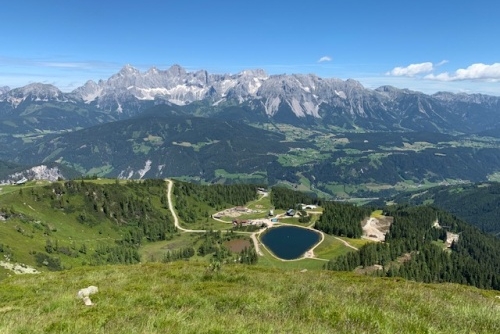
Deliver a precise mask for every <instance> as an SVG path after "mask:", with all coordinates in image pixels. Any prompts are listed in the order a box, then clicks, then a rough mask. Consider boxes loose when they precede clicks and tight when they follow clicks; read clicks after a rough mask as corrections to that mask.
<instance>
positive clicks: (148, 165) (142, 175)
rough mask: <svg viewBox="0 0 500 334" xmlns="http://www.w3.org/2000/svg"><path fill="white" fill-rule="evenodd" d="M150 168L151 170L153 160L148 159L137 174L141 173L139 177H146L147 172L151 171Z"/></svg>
mask: <svg viewBox="0 0 500 334" xmlns="http://www.w3.org/2000/svg"><path fill="white" fill-rule="evenodd" d="M150 170H151V160H147V161H146V165H145V166H144V168H143V169H139V170H138V171H137V174H139V179H142V178H143V177H144V175H146V173H147V172H149V171H150Z"/></svg>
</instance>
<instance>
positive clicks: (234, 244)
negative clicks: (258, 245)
mask: <svg viewBox="0 0 500 334" xmlns="http://www.w3.org/2000/svg"><path fill="white" fill-rule="evenodd" d="M224 245H225V246H226V247H227V248H228V249H229V250H230V251H231V252H234V253H239V252H241V251H242V250H244V249H245V248H250V246H251V245H252V244H251V243H250V241H248V240H246V239H233V240H230V241H226V242H225V243H224Z"/></svg>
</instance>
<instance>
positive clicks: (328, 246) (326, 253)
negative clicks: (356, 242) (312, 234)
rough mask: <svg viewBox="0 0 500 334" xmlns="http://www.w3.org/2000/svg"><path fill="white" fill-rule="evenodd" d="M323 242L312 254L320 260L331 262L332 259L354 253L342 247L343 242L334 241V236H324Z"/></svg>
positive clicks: (350, 249)
mask: <svg viewBox="0 0 500 334" xmlns="http://www.w3.org/2000/svg"><path fill="white" fill-rule="evenodd" d="M324 236H325V240H323V242H322V243H321V244H320V245H319V246H318V247H316V248H315V249H314V254H315V255H316V256H317V257H319V258H321V259H327V260H331V259H333V258H334V257H337V256H340V255H344V254H347V253H348V252H352V251H354V250H353V249H352V248H350V247H347V246H346V245H344V243H343V242H341V241H339V240H337V239H335V237H334V236H332V235H328V234H324Z"/></svg>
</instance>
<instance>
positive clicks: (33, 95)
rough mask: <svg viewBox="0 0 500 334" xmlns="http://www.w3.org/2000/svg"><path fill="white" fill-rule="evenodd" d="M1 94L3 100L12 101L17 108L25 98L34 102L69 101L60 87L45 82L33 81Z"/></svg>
mask: <svg viewBox="0 0 500 334" xmlns="http://www.w3.org/2000/svg"><path fill="white" fill-rule="evenodd" d="M1 96H2V99H1V101H6V102H8V103H10V104H11V105H12V107H14V108H17V106H18V105H19V104H21V103H22V102H24V101H25V100H29V101H32V102H47V101H59V102H66V101H67V98H66V96H65V94H64V93H63V92H61V91H60V90H59V88H57V87H56V86H54V85H51V84H44V83H31V84H28V85H26V86H23V87H19V88H14V89H12V90H9V91H8V92H5V93H4V94H2V95H1Z"/></svg>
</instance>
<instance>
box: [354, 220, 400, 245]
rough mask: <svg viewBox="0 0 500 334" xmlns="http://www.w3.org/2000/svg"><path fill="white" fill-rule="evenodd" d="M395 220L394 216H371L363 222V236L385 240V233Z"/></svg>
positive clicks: (369, 238) (375, 239)
mask: <svg viewBox="0 0 500 334" xmlns="http://www.w3.org/2000/svg"><path fill="white" fill-rule="evenodd" d="M393 221H394V218H393V217H386V216H382V217H378V218H375V217H370V218H368V219H366V220H365V221H363V223H362V224H363V235H362V236H361V237H362V238H363V239H368V240H372V241H378V242H380V241H384V240H385V234H386V233H387V232H388V231H389V228H390V227H391V224H392V222H393Z"/></svg>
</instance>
